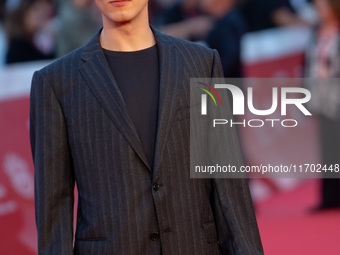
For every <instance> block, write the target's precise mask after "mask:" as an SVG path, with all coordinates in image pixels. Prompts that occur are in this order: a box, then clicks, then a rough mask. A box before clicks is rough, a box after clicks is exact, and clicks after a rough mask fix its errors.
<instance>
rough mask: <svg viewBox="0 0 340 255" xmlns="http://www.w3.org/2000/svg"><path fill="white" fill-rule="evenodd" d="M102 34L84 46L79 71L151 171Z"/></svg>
mask: <svg viewBox="0 0 340 255" xmlns="http://www.w3.org/2000/svg"><path fill="white" fill-rule="evenodd" d="M99 34H100V31H99V32H98V33H97V34H96V35H95V36H94V37H93V39H92V40H91V41H90V42H89V43H88V44H87V45H86V46H85V47H84V50H83V52H82V59H83V61H85V63H84V64H83V65H82V67H81V68H80V70H79V71H80V73H81V75H82V76H83V78H84V79H85V81H86V84H87V85H88V87H89V88H90V90H91V91H92V93H93V94H94V95H95V97H96V98H97V100H98V102H99V103H100V104H101V106H102V107H103V108H104V110H105V111H106V113H107V114H108V115H109V117H110V118H111V120H112V121H113V122H114V123H115V125H116V127H117V128H118V130H119V131H120V132H121V133H122V134H123V135H124V137H125V138H126V140H127V141H128V143H129V144H130V145H131V147H132V148H133V149H134V150H135V152H136V153H137V155H138V156H139V157H140V158H141V160H142V161H143V162H144V164H145V166H146V167H147V168H148V169H149V171H152V170H151V167H150V164H149V162H148V160H147V158H146V155H145V153H144V150H143V147H142V143H141V141H140V139H139V136H138V133H137V131H136V128H135V126H134V124H133V122H132V121H131V119H130V117H129V115H128V112H127V110H126V107H125V102H124V99H123V96H122V94H121V92H120V90H119V87H118V85H117V83H116V81H115V79H114V77H113V74H112V72H111V70H110V67H109V65H108V63H107V61H106V58H105V55H104V53H103V51H102V48H101V45H100V41H99Z"/></svg>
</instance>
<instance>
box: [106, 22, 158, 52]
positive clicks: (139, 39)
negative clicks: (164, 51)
mask: <svg viewBox="0 0 340 255" xmlns="http://www.w3.org/2000/svg"><path fill="white" fill-rule="evenodd" d="M103 27H104V28H103V30H102V32H101V34H100V43H101V46H102V48H104V49H107V50H112V51H138V50H142V49H146V48H149V47H151V46H153V45H155V44H156V39H155V37H154V34H153V32H152V30H151V28H150V26H149V22H148V20H145V21H144V22H143V21H142V22H139V23H138V22H127V23H123V24H122V23H120V24H116V23H112V22H110V21H108V20H105V19H104V20H103Z"/></svg>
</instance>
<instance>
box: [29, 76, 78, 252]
mask: <svg viewBox="0 0 340 255" xmlns="http://www.w3.org/2000/svg"><path fill="white" fill-rule="evenodd" d="M30 141H31V149H32V157H33V163H34V182H35V217H36V225H37V230H38V254H39V255H52V254H56V255H57V254H58V255H60V254H63V255H71V254H73V203H74V176H73V170H72V160H71V154H70V148H69V145H68V138H67V129H66V124H65V118H64V116H63V112H62V108H61V106H60V104H59V102H58V99H57V97H56V94H55V93H54V90H53V88H52V86H51V84H50V83H49V82H48V81H47V78H46V77H45V76H44V75H43V74H42V73H41V72H39V71H37V72H35V73H34V76H33V80H32V86H31V95H30Z"/></svg>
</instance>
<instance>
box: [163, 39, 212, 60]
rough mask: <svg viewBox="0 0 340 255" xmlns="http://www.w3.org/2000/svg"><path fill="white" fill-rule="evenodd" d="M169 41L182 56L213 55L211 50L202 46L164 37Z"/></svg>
mask: <svg viewBox="0 0 340 255" xmlns="http://www.w3.org/2000/svg"><path fill="white" fill-rule="evenodd" d="M165 36H166V37H167V39H168V40H169V41H171V42H172V43H173V44H174V45H175V46H176V47H177V48H179V49H180V50H181V51H182V52H183V54H191V55H193V54H200V55H201V56H210V55H211V56H212V55H213V54H214V51H216V50H213V49H211V48H209V47H207V46H205V45H203V44H200V43H196V42H191V41H188V40H184V39H180V38H176V37H172V36H169V35H165Z"/></svg>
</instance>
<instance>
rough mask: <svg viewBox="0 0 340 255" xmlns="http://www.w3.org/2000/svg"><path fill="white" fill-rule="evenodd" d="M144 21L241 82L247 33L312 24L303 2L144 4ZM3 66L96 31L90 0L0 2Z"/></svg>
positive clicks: (58, 50)
mask: <svg viewBox="0 0 340 255" xmlns="http://www.w3.org/2000/svg"><path fill="white" fill-rule="evenodd" d="M149 2H150V11H149V13H150V22H151V23H152V24H153V25H154V26H155V27H157V28H158V29H160V30H161V31H163V32H164V33H167V34H170V35H173V36H176V37H180V38H183V39H187V40H191V41H198V42H200V43H204V44H206V45H207V46H209V47H211V48H215V49H217V50H218V51H219V53H220V56H221V59H222V62H223V67H224V72H225V75H226V76H229V77H231V76H232V77H241V76H242V68H241V62H240V40H241V37H242V36H243V35H244V34H245V33H247V32H253V31H259V30H263V29H268V28H273V27H277V26H289V25H306V26H310V25H312V22H311V20H313V18H311V16H313V15H308V14H307V15H306V13H308V11H307V12H306V10H309V9H310V6H311V4H310V3H309V2H308V0H150V1H149ZM0 20H1V21H0V22H1V23H0V27H1V29H2V30H3V31H5V38H6V39H7V41H6V45H7V46H6V54H5V61H4V62H5V63H7V64H9V63H14V62H21V61H30V60H39V59H50V58H56V57H60V56H63V55H64V54H66V53H68V52H69V51H71V50H73V49H75V48H77V47H79V46H81V45H82V44H84V43H86V42H87V41H88V40H89V39H90V38H91V36H93V34H94V33H95V32H96V31H97V30H98V29H99V28H100V27H101V16H100V14H99V12H98V10H97V9H96V6H95V4H94V1H93V0H1V1H0Z"/></svg>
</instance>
